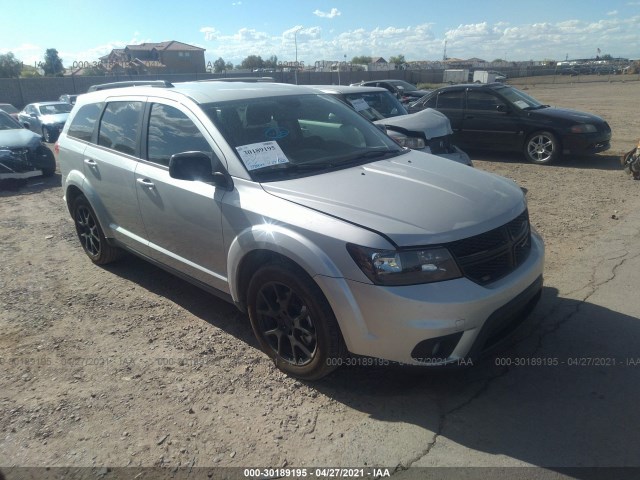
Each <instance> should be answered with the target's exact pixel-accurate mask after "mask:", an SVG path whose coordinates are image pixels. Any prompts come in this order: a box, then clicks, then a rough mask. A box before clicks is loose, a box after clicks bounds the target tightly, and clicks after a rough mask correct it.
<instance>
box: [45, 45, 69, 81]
mask: <svg viewBox="0 0 640 480" xmlns="http://www.w3.org/2000/svg"><path fill="white" fill-rule="evenodd" d="M42 69H43V70H44V74H45V75H47V76H50V77H53V76H62V72H63V71H64V67H63V66H62V60H60V57H59V56H58V50H56V49H55V48H47V51H46V52H45V54H44V65H43V66H42Z"/></svg>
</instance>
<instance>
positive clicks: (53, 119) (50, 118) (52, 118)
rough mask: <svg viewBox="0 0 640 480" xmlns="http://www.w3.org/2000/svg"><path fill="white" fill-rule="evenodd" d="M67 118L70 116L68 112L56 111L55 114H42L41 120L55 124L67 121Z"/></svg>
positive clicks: (48, 123)
mask: <svg viewBox="0 0 640 480" xmlns="http://www.w3.org/2000/svg"><path fill="white" fill-rule="evenodd" d="M67 118H69V114H68V113H56V114H55V115H42V117H40V121H41V122H42V123H44V124H46V125H55V124H56V123H64V122H66V121H67Z"/></svg>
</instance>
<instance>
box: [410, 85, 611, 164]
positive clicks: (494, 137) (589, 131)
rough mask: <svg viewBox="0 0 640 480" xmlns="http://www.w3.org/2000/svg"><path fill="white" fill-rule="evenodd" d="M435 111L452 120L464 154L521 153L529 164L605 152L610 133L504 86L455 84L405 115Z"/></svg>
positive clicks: (595, 121)
mask: <svg viewBox="0 0 640 480" xmlns="http://www.w3.org/2000/svg"><path fill="white" fill-rule="evenodd" d="M429 107H430V108H435V109H437V110H439V111H441V112H442V113H444V114H445V115H446V116H447V117H449V120H450V121H451V127H452V128H453V131H454V142H455V143H456V145H459V146H460V147H462V148H464V149H486V150H494V151H495V150H505V151H521V152H523V153H524V155H525V157H526V158H527V160H529V161H530V162H533V163H541V164H547V163H552V162H554V161H555V160H557V159H558V158H559V157H560V156H561V155H563V154H564V155H584V154H593V153H598V152H603V151H605V150H608V149H609V147H610V143H609V142H610V140H611V128H610V127H609V124H608V123H607V122H606V121H604V120H603V119H602V118H600V117H597V116H596V115H592V114H590V113H584V112H578V111H576V110H568V109H564V108H557V107H550V106H549V105H543V104H542V103H540V102H538V101H537V100H536V99H535V98H533V97H531V96H529V95H527V94H526V93H524V92H522V91H520V90H518V89H516V88H513V87H511V86H508V85H503V84H499V83H492V84H487V85H477V84H473V85H454V86H450V87H443V88H439V89H437V90H434V91H433V92H431V93H430V94H428V95H425V96H424V97H423V98H421V99H420V100H418V101H417V102H415V103H413V104H411V105H410V107H409V112H417V111H419V110H422V109H424V108H429Z"/></svg>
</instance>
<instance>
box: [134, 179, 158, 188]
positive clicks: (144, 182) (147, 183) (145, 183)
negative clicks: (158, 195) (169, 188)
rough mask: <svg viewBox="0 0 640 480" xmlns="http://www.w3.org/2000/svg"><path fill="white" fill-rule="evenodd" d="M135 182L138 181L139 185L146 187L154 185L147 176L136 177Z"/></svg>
mask: <svg viewBox="0 0 640 480" xmlns="http://www.w3.org/2000/svg"><path fill="white" fill-rule="evenodd" d="M136 182H138V183H139V184H140V185H142V186H143V187H146V188H153V187H155V185H154V184H153V182H152V181H151V180H149V179H148V178H138V179H136Z"/></svg>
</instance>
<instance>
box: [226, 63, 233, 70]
mask: <svg viewBox="0 0 640 480" xmlns="http://www.w3.org/2000/svg"><path fill="white" fill-rule="evenodd" d="M224 68H225V69H227V70H233V63H231V62H227V64H226V65H225V66H224Z"/></svg>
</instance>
